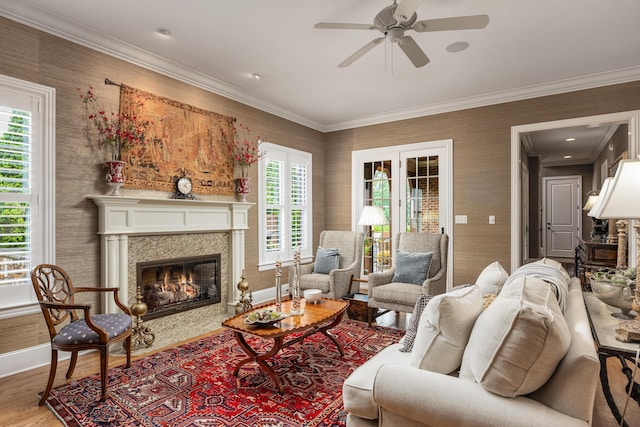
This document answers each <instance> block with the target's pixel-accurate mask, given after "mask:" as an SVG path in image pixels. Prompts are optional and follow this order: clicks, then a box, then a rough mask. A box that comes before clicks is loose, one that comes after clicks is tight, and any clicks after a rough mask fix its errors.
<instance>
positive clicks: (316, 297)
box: [302, 289, 322, 304]
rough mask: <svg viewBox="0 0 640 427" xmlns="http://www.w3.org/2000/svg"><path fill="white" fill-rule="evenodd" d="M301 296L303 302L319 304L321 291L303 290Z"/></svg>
mask: <svg viewBox="0 0 640 427" xmlns="http://www.w3.org/2000/svg"><path fill="white" fill-rule="evenodd" d="M302 295H303V296H304V299H305V301H307V302H310V303H312V304H315V303H317V302H320V298H322V291H321V290H320V289H305V291H304V292H303V294H302Z"/></svg>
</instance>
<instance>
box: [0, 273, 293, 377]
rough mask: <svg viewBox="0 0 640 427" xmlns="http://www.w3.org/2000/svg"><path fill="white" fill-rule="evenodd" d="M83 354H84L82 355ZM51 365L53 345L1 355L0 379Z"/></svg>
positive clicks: (265, 294)
mask: <svg viewBox="0 0 640 427" xmlns="http://www.w3.org/2000/svg"><path fill="white" fill-rule="evenodd" d="M288 293H289V285H288V284H284V285H282V295H283V296H284V295H288ZM251 294H252V297H253V303H252V304H253V305H259V304H263V303H266V302H269V301H274V300H275V299H276V288H275V286H274V287H271V288H267V289H261V290H259V291H255V292H252V293H251ZM81 354H82V353H81ZM70 357H71V353H69V352H66V351H63V352H59V353H58V360H59V361H60V360H67V359H69V358H70ZM50 363H51V344H49V343H46V344H40V345H37V346H33V347H27V348H23V349H20V350H16V351H12V352H9V353H3V354H0V378H4V377H8V376H11V375H15V374H19V373H21V372H25V371H29V370H31V369H35V368H39V367H41V366H45V365H49V364H50Z"/></svg>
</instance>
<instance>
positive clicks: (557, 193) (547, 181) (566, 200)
mask: <svg viewBox="0 0 640 427" xmlns="http://www.w3.org/2000/svg"><path fill="white" fill-rule="evenodd" d="M542 180H543V191H544V197H543V200H544V206H543V210H544V219H545V232H544V233H543V235H544V236H545V239H544V242H543V246H544V251H545V256H547V257H563V258H573V257H574V248H575V247H576V244H577V242H578V238H579V236H580V228H581V224H580V222H581V219H582V217H581V215H580V209H581V200H580V188H581V180H582V177H580V176H568V177H548V178H543V179H542Z"/></svg>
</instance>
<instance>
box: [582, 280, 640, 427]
mask: <svg viewBox="0 0 640 427" xmlns="http://www.w3.org/2000/svg"><path fill="white" fill-rule="evenodd" d="M583 296H584V302H585V304H586V306H587V314H588V315H589V323H590V325H591V333H592V334H593V338H594V339H595V341H596V346H597V351H598V358H599V359H600V382H601V383H602V391H603V393H604V397H605V399H606V400H607V404H608V405H609V409H611V413H612V414H613V416H614V417H615V419H616V421H618V423H620V422H621V421H622V425H623V426H626V427H628V424H627V423H626V422H624V421H623V420H622V414H621V413H620V410H619V409H618V406H617V405H616V402H615V400H614V399H613V395H612V394H611V389H610V388H609V376H608V372H607V359H608V358H610V357H615V358H617V359H618V360H619V361H620V364H621V365H622V373H623V374H624V375H625V376H626V377H627V385H626V386H625V391H628V390H629V387H631V399H633V400H635V401H636V402H637V403H638V404H639V405H640V384H638V383H636V382H635V381H634V378H633V371H632V370H631V369H630V368H629V367H628V365H627V363H626V360H629V361H631V362H633V363H636V360H635V358H636V352H637V351H638V348H639V347H640V343H624V342H621V341H618V340H616V338H615V336H616V333H615V329H616V327H617V326H618V325H619V324H620V319H617V318H615V317H613V316H612V315H611V313H613V312H615V311H617V310H618V309H617V308H614V307H611V306H609V305H607V304H605V303H604V302H602V301H600V300H599V299H598V297H597V296H596V295H595V294H594V293H592V292H583ZM625 395H626V393H625Z"/></svg>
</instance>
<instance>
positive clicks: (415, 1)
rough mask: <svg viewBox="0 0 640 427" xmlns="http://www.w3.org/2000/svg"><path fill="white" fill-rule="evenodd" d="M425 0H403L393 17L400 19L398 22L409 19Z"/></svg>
mask: <svg viewBox="0 0 640 427" xmlns="http://www.w3.org/2000/svg"><path fill="white" fill-rule="evenodd" d="M423 1H424V0H402V1H401V2H400V4H399V5H398V7H397V8H396V11H395V12H393V17H394V18H396V19H397V20H398V23H400V22H404V21H408V20H409V18H411V17H412V16H413V14H414V13H416V9H418V6H420V3H422V2H423Z"/></svg>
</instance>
